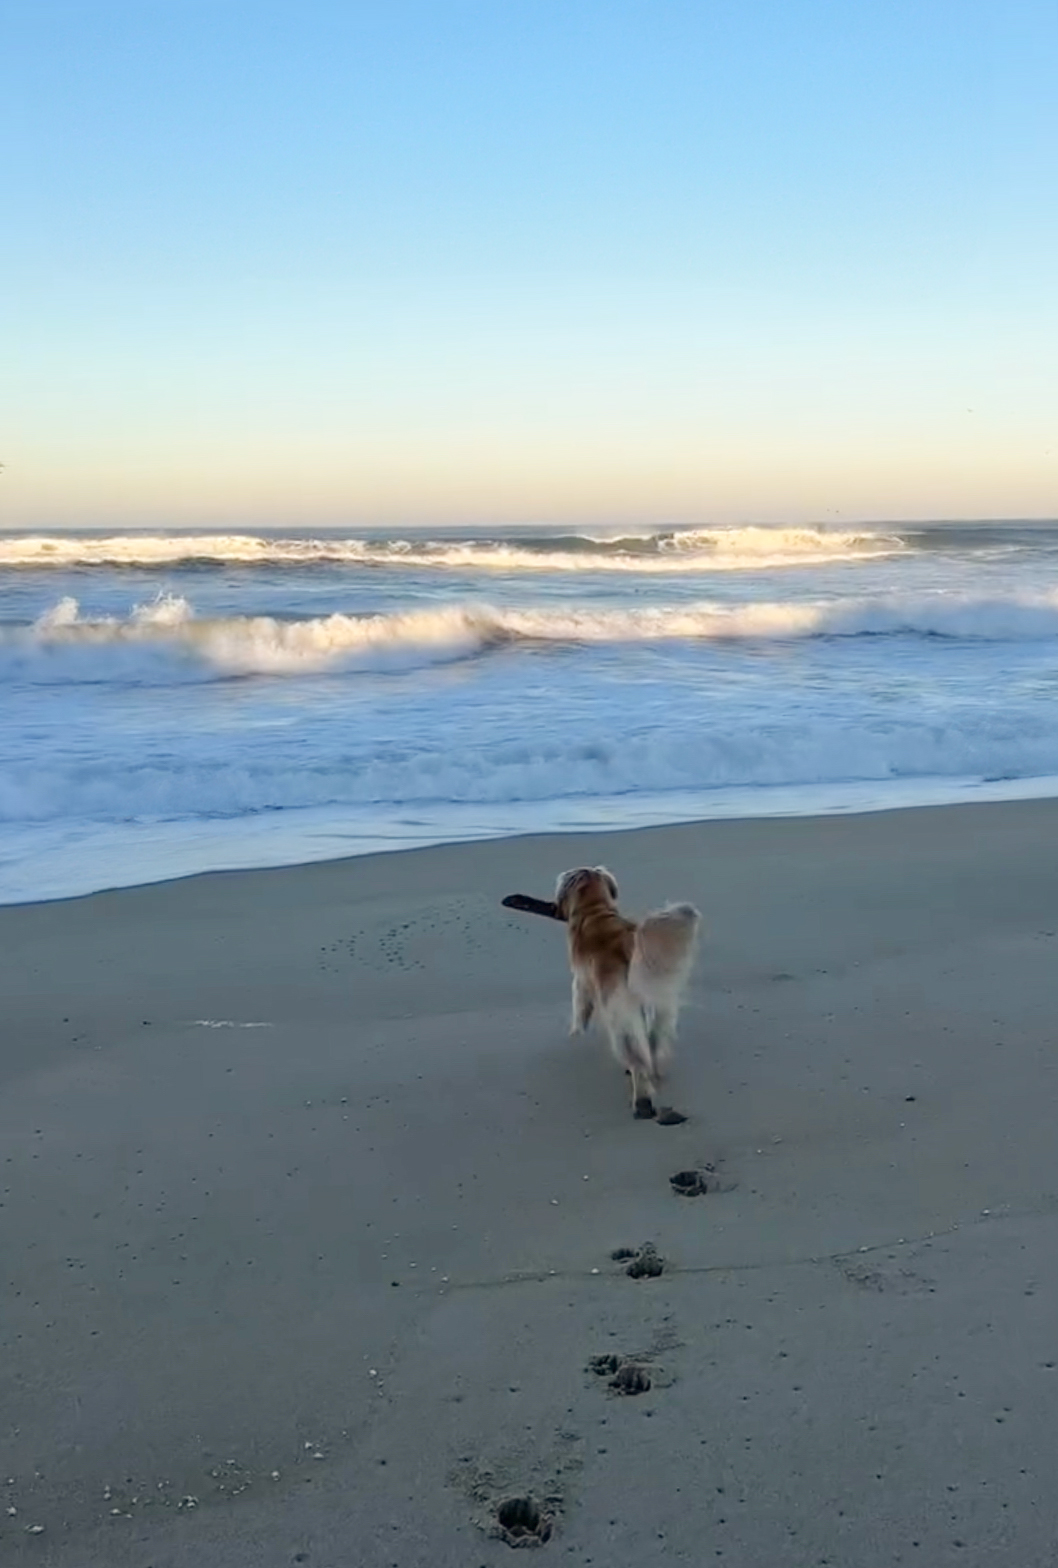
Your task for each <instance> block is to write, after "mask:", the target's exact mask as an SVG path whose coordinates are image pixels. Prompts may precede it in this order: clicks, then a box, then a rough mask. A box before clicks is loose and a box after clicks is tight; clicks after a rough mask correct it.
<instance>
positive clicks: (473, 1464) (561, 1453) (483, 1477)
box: [449, 1431, 583, 1547]
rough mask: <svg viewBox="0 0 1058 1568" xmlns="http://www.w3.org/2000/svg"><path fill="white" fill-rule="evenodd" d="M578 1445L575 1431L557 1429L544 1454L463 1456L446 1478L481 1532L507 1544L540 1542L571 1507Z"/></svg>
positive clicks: (578, 1466) (578, 1465)
mask: <svg viewBox="0 0 1058 1568" xmlns="http://www.w3.org/2000/svg"><path fill="white" fill-rule="evenodd" d="M582 1446H583V1444H582V1439H581V1438H580V1437H579V1435H578V1434H577V1433H576V1432H568V1431H559V1432H556V1433H555V1434H554V1439H553V1442H552V1444H551V1446H550V1452H549V1453H547V1454H545V1455H542V1454H540V1453H537V1454H531V1453H528V1452H525V1451H520V1452H510V1453H507V1454H504V1455H503V1456H502V1457H498V1458H496V1459H494V1460H486V1459H484V1458H483V1457H481V1456H478V1455H475V1454H463V1455H462V1456H461V1457H460V1459H459V1462H458V1464H457V1465H456V1467H455V1469H454V1470H453V1472H452V1473H451V1475H450V1476H449V1482H450V1484H451V1485H452V1486H454V1487H455V1488H456V1489H457V1490H458V1491H460V1492H462V1493H463V1494H464V1496H465V1497H466V1498H467V1499H468V1501H469V1503H470V1505H471V1518H472V1519H473V1522H474V1524H475V1525H476V1526H477V1528H478V1529H479V1530H480V1531H481V1532H482V1534H483V1535H485V1536H488V1537H489V1538H490V1539H492V1540H494V1541H503V1542H504V1543H505V1544H506V1545H507V1546H513V1547H534V1546H544V1545H546V1544H547V1542H548V1541H550V1540H552V1538H553V1537H554V1535H555V1534H556V1532H557V1531H558V1530H559V1528H560V1527H561V1524H562V1519H563V1516H564V1514H565V1512H566V1510H567V1509H568V1507H569V1502H570V1491H571V1488H572V1486H573V1484H574V1482H575V1479H576V1476H577V1475H578V1473H579V1471H580V1469H581V1467H582V1458H581V1449H582Z"/></svg>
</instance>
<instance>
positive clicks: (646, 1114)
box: [632, 1094, 658, 1122]
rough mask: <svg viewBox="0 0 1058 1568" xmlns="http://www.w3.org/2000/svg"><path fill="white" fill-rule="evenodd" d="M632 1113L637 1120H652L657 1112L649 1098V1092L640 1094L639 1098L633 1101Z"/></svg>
mask: <svg viewBox="0 0 1058 1568" xmlns="http://www.w3.org/2000/svg"><path fill="white" fill-rule="evenodd" d="M632 1114H633V1115H634V1116H635V1119H636V1121H637V1122H649V1121H652V1120H653V1118H654V1117H655V1116H656V1115H657V1114H658V1113H657V1111H656V1110H655V1108H654V1102H653V1100H652V1099H651V1098H650V1096H649V1094H641V1095H640V1096H639V1099H638V1100H637V1101H636V1103H635V1110H634V1111H633V1113H632Z"/></svg>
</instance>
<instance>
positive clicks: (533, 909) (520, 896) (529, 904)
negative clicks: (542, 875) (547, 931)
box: [501, 893, 566, 924]
mask: <svg viewBox="0 0 1058 1568" xmlns="http://www.w3.org/2000/svg"><path fill="white" fill-rule="evenodd" d="M501 902H502V903H503V907H504V908H505V909H520V910H521V911H522V913H523V914H526V915H543V916H544V917H545V918H546V919H548V920H561V921H562V922H563V924H564V923H565V919H566V917H565V915H560V914H559V912H558V905H557V904H556V903H555V902H554V900H553V899H550V898H533V897H532V895H531V894H529V893H508V895H507V897H506V898H505V899H503V900H502V901H501Z"/></svg>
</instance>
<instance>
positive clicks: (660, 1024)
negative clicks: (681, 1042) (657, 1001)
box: [647, 1006, 678, 1078]
mask: <svg viewBox="0 0 1058 1568" xmlns="http://www.w3.org/2000/svg"><path fill="white" fill-rule="evenodd" d="M677 1017H678V1015H677V1012H676V1009H675V1008H674V1007H664V1006H662V1007H655V1008H654V1016H653V1019H652V1021H651V1024H650V1029H649V1031H648V1036H647V1037H648V1039H649V1041H650V1057H651V1060H652V1062H653V1064H654V1076H655V1077H656V1078H660V1077H661V1076H662V1074H663V1072H664V1070H665V1068H666V1067H667V1066H668V1064H669V1062H671V1060H672V1051H673V1047H674V1046H675V1044H676V1023H677Z"/></svg>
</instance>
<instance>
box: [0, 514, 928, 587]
mask: <svg viewBox="0 0 1058 1568" xmlns="http://www.w3.org/2000/svg"><path fill="white" fill-rule="evenodd" d="M548 543H551V544H553V545H554V548H548ZM905 549H906V546H905V544H904V542H903V541H902V540H901V539H900V538H898V537H897V536H895V535H891V534H883V533H880V532H879V533H873V532H870V531H860V532H855V531H848V530H839V529H829V528H764V527H757V526H750V527H745V528H697V529H685V530H676V531H667V532H657V533H653V534H644V535H641V536H625V537H624V538H620V539H613V538H603V537H598V538H591V537H589V536H586V535H584V536H578V537H574V538H572V539H563V540H559V539H551V540H548V536H541V539H540V541H539V542H538V544H537V545H536V546H535V547H533V546H530V545H529V544H528V543H526V542H518V541H514V540H510V539H488V538H478V539H464V540H432V539H383V540H370V539H347V538H341V537H338V536H332V537H329V536H327V535H323V536H321V537H318V538H302V537H297V536H294V537H287V538H283V537H279V536H271V535H264V534H197V535H191V534H114V535H101V536H88V535H82V534H69V535H61V534H58V535H30V536H21V537H15V538H6V539H5V538H0V567H36V568H47V567H83V566H109V567H165V566H170V567H171V566H179V565H186V564H188V563H191V562H200V563H211V564H214V565H241V566H313V565H347V566H353V567H355V566H365V567H376V568H377V567H394V568H403V569H405V570H407V569H412V568H414V569H418V570H438V571H464V572H540V573H553V572H566V573H570V572H645V573H650V574H669V575H671V574H674V573H688V572H695V571H739V570H753V571H759V570H761V569H762V568H766V567H783V566H804V565H818V564H820V563H823V562H828V561H831V562H833V561H842V560H864V559H868V560H869V559H872V558H877V557H879V556H885V555H892V554H896V553H898V552H901V551H903V550H905Z"/></svg>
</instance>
